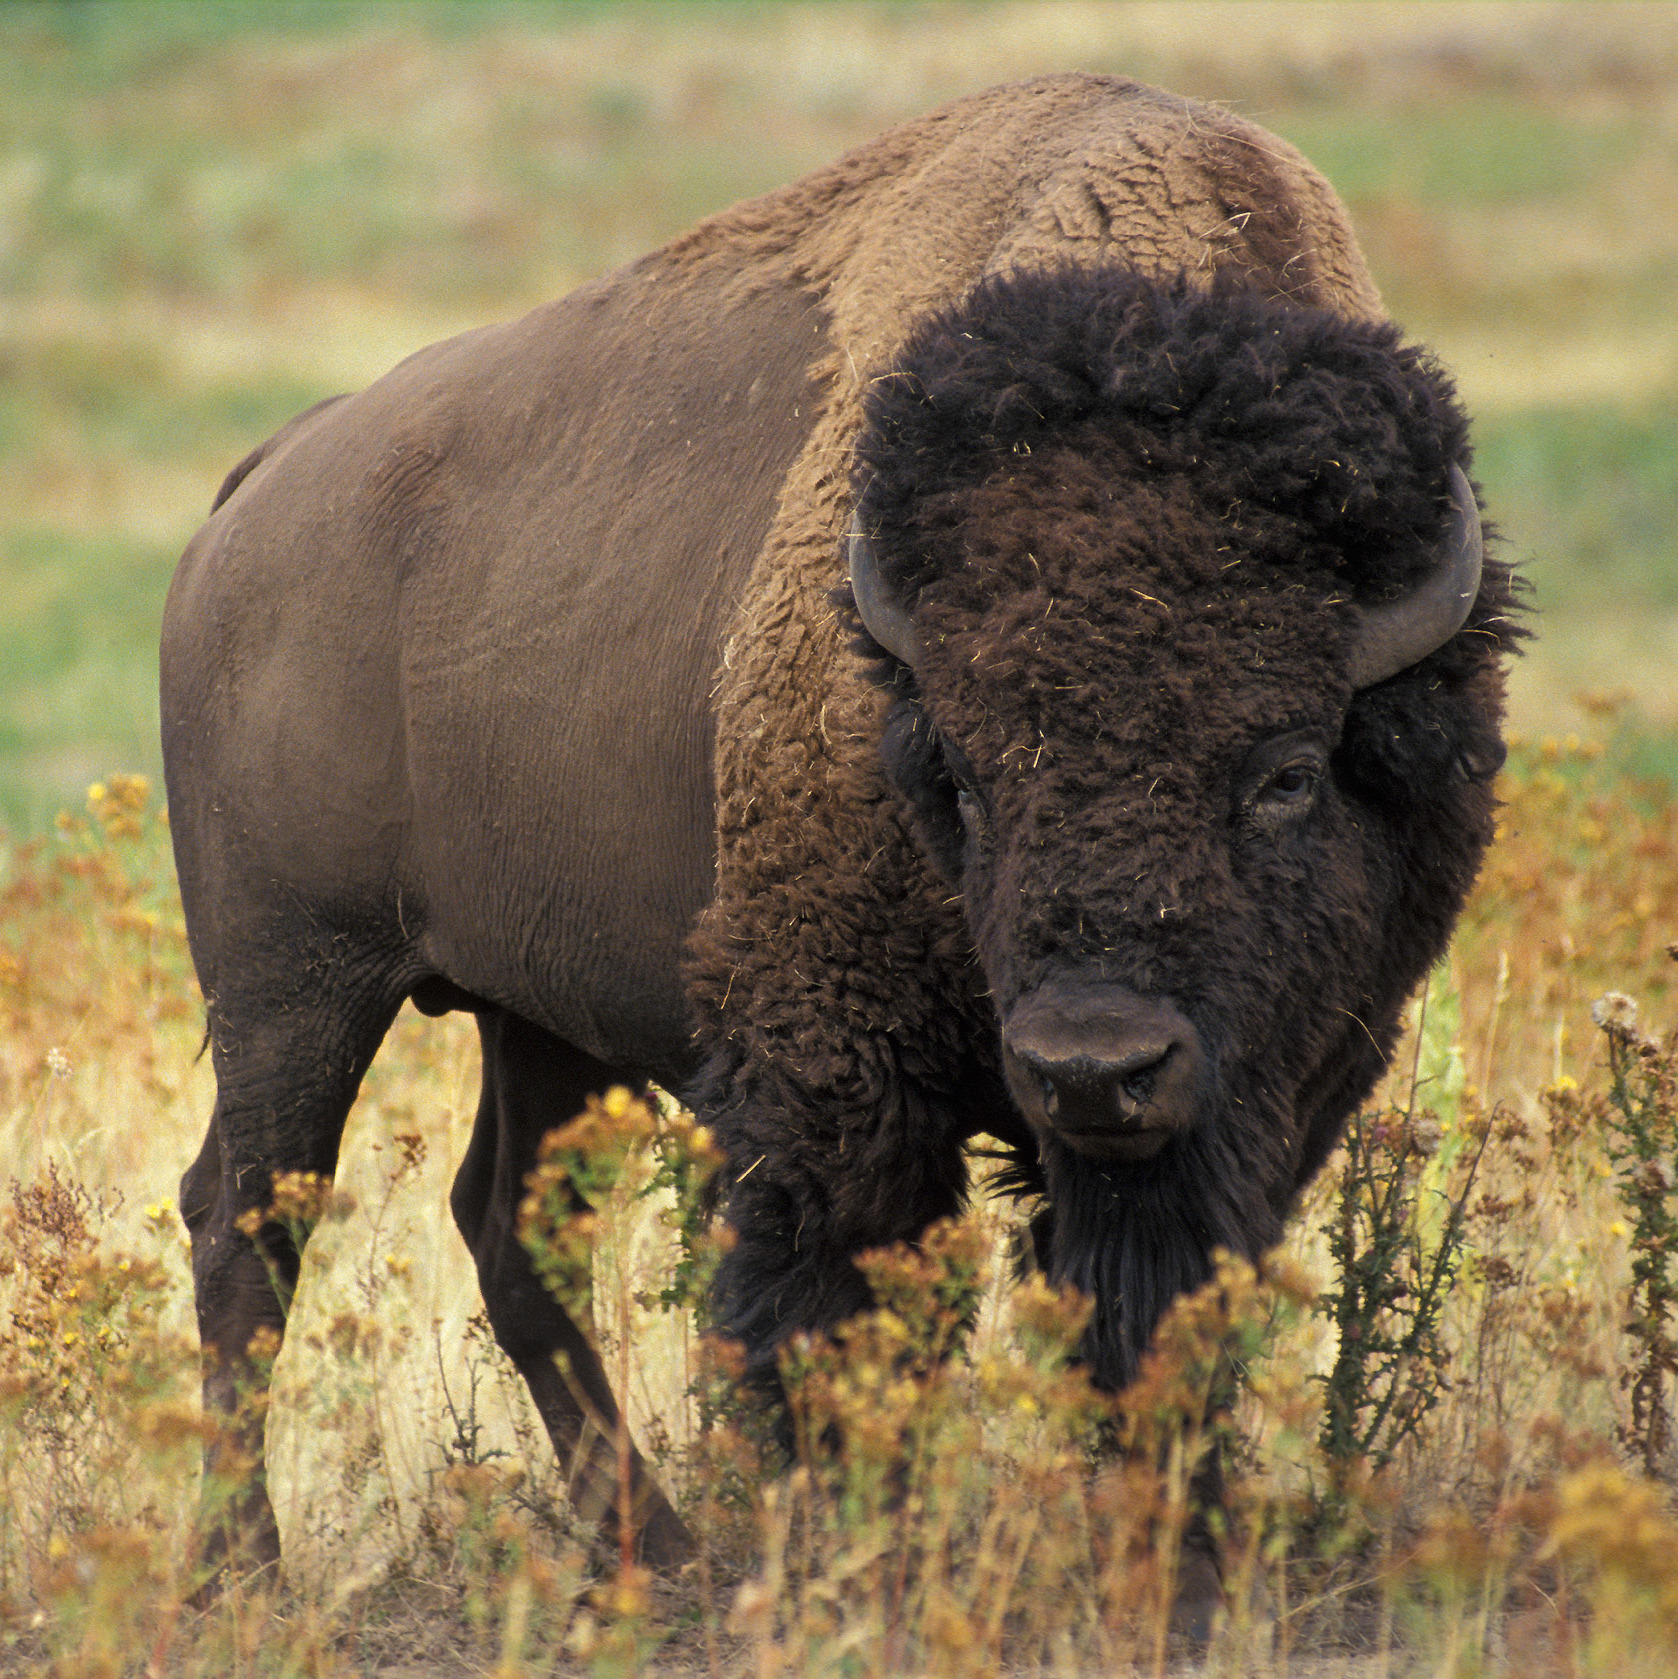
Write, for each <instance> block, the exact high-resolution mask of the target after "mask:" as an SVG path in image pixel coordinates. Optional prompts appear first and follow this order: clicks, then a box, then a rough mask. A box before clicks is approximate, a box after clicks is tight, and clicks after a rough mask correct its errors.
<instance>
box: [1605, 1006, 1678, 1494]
mask: <svg viewBox="0 0 1678 1679" xmlns="http://www.w3.org/2000/svg"><path fill="white" fill-rule="evenodd" d="M1591 1018H1592V1019H1593V1020H1594V1021H1595V1022H1596V1024H1597V1025H1598V1026H1599V1027H1600V1028H1601V1029H1602V1033H1603V1036H1604V1037H1605V1038H1606V1039H1607V1040H1608V1070H1609V1087H1608V1094H1607V1102H1606V1104H1605V1105H1604V1108H1603V1111H1602V1116H1601V1117H1602V1122H1603V1127H1604V1133H1605V1134H1604V1138H1603V1147H1604V1149H1605V1151H1606V1152H1607V1155H1608V1158H1609V1159H1610V1160H1611V1161H1613V1163H1614V1166H1615V1180H1614V1189H1615V1193H1616V1194H1617V1195H1618V1196H1619V1199H1620V1202H1621V1204H1622V1205H1623V1206H1624V1208H1625V1209H1626V1211H1627V1213H1628V1214H1629V1215H1630V1217H1631V1230H1630V1233H1629V1242H1630V1248H1631V1286H1630V1289H1629V1290H1628V1295H1627V1300H1626V1313H1625V1319H1624V1333H1625V1336H1626V1338H1627V1340H1628V1341H1630V1343H1631V1361H1630V1363H1629V1364H1628V1365H1627V1367H1626V1368H1625V1369H1624V1370H1622V1371H1621V1373H1620V1387H1621V1389H1622V1391H1623V1392H1624V1393H1625V1394H1626V1395H1627V1398H1628V1399H1629V1401H1630V1405H1631V1417H1630V1421H1629V1422H1628V1423H1626V1424H1625V1425H1624V1426H1623V1427H1622V1429H1621V1439H1622V1440H1623V1442H1624V1443H1625V1445H1626V1446H1627V1447H1628V1448H1629V1449H1630V1450H1631V1451H1632V1452H1633V1453H1634V1454H1635V1456H1636V1458H1637V1460H1638V1462H1639V1464H1640V1465H1641V1467H1642V1470H1643V1473H1644V1474H1645V1475H1648V1476H1650V1477H1651V1478H1661V1479H1670V1478H1671V1476H1672V1472H1673V1464H1672V1448H1673V1443H1674V1442H1673V1418H1672V1402H1671V1398H1670V1395H1669V1388H1670V1384H1671V1380H1672V1378H1673V1376H1674V1375H1675V1374H1678V1338H1675V1337H1674V1335H1673V1321H1672V1320H1673V1312H1674V1309H1675V1308H1678V1270H1675V1268H1678V1214H1675V1208H1674V1202H1673V1188H1674V1185H1673V1171H1674V1161H1675V1156H1678V1040H1672V1041H1669V1042H1667V1043H1666V1044H1664V1045H1663V1044H1661V1043H1660V1042H1658V1041H1657V1040H1656V1039H1654V1038H1652V1037H1649V1036H1647V1035H1646V1034H1645V1033H1643V1032H1641V1031H1639V1030H1638V1026H1637V1005H1636V1004H1635V1003H1634V1002H1633V1001H1632V1000H1631V998H1630V997H1628V996H1626V995H1625V994H1624V992H1619V991H1610V992H1609V993H1608V994H1607V995H1606V996H1603V997H1601V998H1599V999H1598V1000H1597V1002H1596V1004H1595V1006H1594V1007H1593V1008H1592V1010H1591Z"/></svg>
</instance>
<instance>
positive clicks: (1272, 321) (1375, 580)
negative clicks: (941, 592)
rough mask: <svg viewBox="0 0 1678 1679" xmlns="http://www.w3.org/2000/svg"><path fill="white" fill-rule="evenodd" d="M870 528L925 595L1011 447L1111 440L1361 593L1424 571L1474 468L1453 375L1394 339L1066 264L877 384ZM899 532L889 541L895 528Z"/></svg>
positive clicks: (965, 320) (1263, 300)
mask: <svg viewBox="0 0 1678 1679" xmlns="http://www.w3.org/2000/svg"><path fill="white" fill-rule="evenodd" d="M866 416H867V417H866V425H865V430H864V433H863V435H862V438H861V440H860V441H859V444H858V449H857V458H858V477H859V488H860V491H861V495H862V507H863V516H864V519H865V520H866V521H867V522H868V523H869V524H870V527H871V528H874V527H878V528H879V529H881V531H882V533H883V537H882V540H881V542H880V549H881V556H882V561H883V563H884V569H885V574H886V576H887V579H888V581H889V582H890V583H891V584H893V585H894V586H895V587H896V588H897V589H898V590H900V591H901V594H902V598H904V599H905V600H908V601H913V599H914V598H915V596H916V594H917V593H918V591H919V590H920V588H921V587H923V586H924V585H925V583H926V582H928V581H929V580H930V576H931V574H932V570H933V569H935V568H936V566H937V564H938V561H937V558H936V556H937V554H938V544H937V542H936V541H929V540H927V538H928V537H930V536H931V535H932V534H933V533H932V531H931V530H929V529H928V528H927V527H928V526H929V525H936V524H937V523H938V522H940V520H941V517H942V516H943V513H944V511H945V510H947V509H948V508H949V507H950V504H951V502H952V500H959V499H960V498H961V493H962V492H963V491H965V490H968V489H971V488H972V487H973V486H974V485H976V484H978V483H980V482H982V481H983V480H984V479H986V478H987V477H988V476H990V475H991V474H992V473H993V472H995V471H997V470H998V469H999V468H1001V467H1003V466H1005V464H1006V463H1007V461H1008V459H1009V458H1010V457H1011V456H1016V455H1020V454H1025V453H1029V452H1037V451H1040V450H1041V449H1043V448H1044V447H1045V446H1046V445H1049V444H1051V443H1054V442H1061V441H1064V442H1066V443H1069V444H1073V445H1074V446H1080V447H1084V448H1087V447H1089V446H1090V444H1091V443H1093V442H1096V441H1097V440H1099V441H1101V442H1103V443H1104V444H1105V445H1106V446H1107V447H1109V448H1110V447H1113V446H1117V448H1118V449H1119V451H1120V452H1121V455H1122V456H1123V457H1124V458H1125V459H1126V460H1127V461H1128V462H1129V464H1130V465H1131V466H1132V467H1133V468H1134V470H1136V471H1137V472H1141V473H1159V472H1166V473H1174V474H1187V475H1189V476H1190V477H1191V478H1192V479H1193V481H1194V484H1195V487H1196V490H1197V491H1198V492H1199V494H1200V496H1201V497H1202V498H1203V499H1204V501H1205V502H1206V504H1207V505H1212V506H1219V507H1228V508H1231V509H1237V508H1242V507H1249V506H1251V507H1257V508H1263V509H1267V510H1269V511H1271V512H1273V513H1276V514H1280V515H1282V516H1284V517H1285V518H1288V519H1293V520H1296V521H1298V523H1299V525H1300V526H1301V528H1302V529H1303V530H1306V531H1308V532H1309V533H1310V534H1311V536H1312V538H1313V544H1314V545H1313V549H1312V554H1313V559H1314V562H1315V563H1321V554H1322V549H1321V547H1320V546H1318V545H1320V544H1323V543H1327V544H1328V545H1330V546H1331V547H1332V548H1334V549H1337V550H1338V551H1339V554H1340V565H1341V568H1342V570H1343V573H1344V575H1345V578H1346V581H1347V583H1348V585H1349V586H1350V587H1351V588H1352V589H1354V590H1355V591H1356V592H1357V593H1359V594H1360V595H1370V594H1373V595H1381V594H1385V593H1387V592H1389V591H1391V590H1396V589H1398V588H1400V587H1402V586H1404V585H1405V584H1407V583H1410V582H1411V581H1413V580H1414V578H1415V576H1416V575H1417V573H1418V572H1419V571H1420V570H1421V569H1422V568H1423V567H1424V566H1425V565H1426V564H1427V563H1428V560H1427V551H1428V548H1429V545H1430V544H1431V543H1432V542H1434V541H1435V540H1436V539H1437V538H1438V536H1439V534H1440V532H1441V530H1442V527H1443V509H1442V506H1441V501H1440V494H1441V486H1442V485H1443V484H1444V483H1445V480H1446V474H1447V471H1448V469H1449V467H1450V466H1451V464H1452V463H1453V462H1466V460H1467V459H1468V456H1469V445H1468V425H1467V420H1466V417H1465V416H1464V414H1463V411H1462V408H1461V406H1460V404H1459V403H1458V401H1457V397H1456V392H1455V389H1454V387H1453V385H1452V383H1451V380H1450V378H1449V377H1448V376H1447V375H1446V374H1445V373H1444V372H1443V371H1442V370H1441V369H1440V368H1439V367H1438V365H1437V364H1436V363H1435V362H1434V361H1433V360H1432V358H1431V357H1430V356H1429V355H1428V354H1427V352H1426V351H1424V350H1422V349H1420V348H1418V347H1416V346H1413V345H1406V344H1405V343H1404V342H1403V341H1402V339H1401V336H1400V334H1399V331H1398V329H1397V328H1396V327H1394V326H1392V325H1391V324H1389V323H1384V322H1382V323H1374V322H1365V321H1353V320H1347V319H1344V318H1342V317H1340V316H1338V315H1334V314H1331V313H1329V312H1327V311H1325V310H1321V309H1309V308H1302V307H1300V306H1298V305H1296V304H1292V303H1284V302H1279V301H1276V300H1274V299H1272V298H1269V297H1266V296H1264V295H1262V294H1260V293H1259V292H1257V291H1255V290H1253V289H1251V288H1250V287H1249V286H1247V285H1245V284H1243V283H1242V282H1241V281H1240V279H1239V278H1235V277H1232V276H1231V275H1230V274H1229V272H1228V271H1224V272H1221V273H1220V274H1219V275H1218V276H1217V277H1216V278H1215V279H1214V280H1213V281H1212V283H1211V284H1210V285H1207V284H1206V283H1204V282H1203V281H1199V280H1192V279H1188V278H1178V279H1174V280H1170V281H1164V282H1161V281H1155V280H1151V279H1148V278H1145V277H1144V276H1142V275H1139V274H1137V273H1134V272H1132V271H1130V270H1127V269H1091V268H1087V267H1080V266H1071V265H1068V266H1064V267H1059V268H1053V269H1048V270H1043V271H1039V272H1034V273H1027V274H1023V275H1014V276H1004V277H993V278H990V279H987V280H985V281H983V282H982V283H981V284H980V285H979V286H977V287H976V288H975V289H974V291H973V292H972V293H970V294H969V296H968V297H967V298H966V299H965V300H964V301H963V302H961V303H960V304H959V305H957V306H955V307H954V308H951V309H949V310H946V311H945V312H943V313H942V314H939V315H935V316H933V317H931V318H930V319H929V320H928V321H926V322H925V323H924V324H923V325H922V326H921V327H920V328H918V329H917V331H916V332H915V333H914V335H913V336H912V338H911V339H910V340H909V342H908V344H907V346H906V347H905V349H904V351H903V354H902V356H901V358H900V360H899V365H898V368H897V370H896V372H895V373H894V374H893V375H892V376H891V377H889V378H887V379H884V380H881V381H879V382H878V383H876V384H875V385H874V387H873V388H872V390H871V391H870V393H869V396H868V401H867V410H866ZM899 533H900V535H901V538H902V540H900V541H896V542H894V541H893V540H892V536H893V535H896V534H899Z"/></svg>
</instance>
